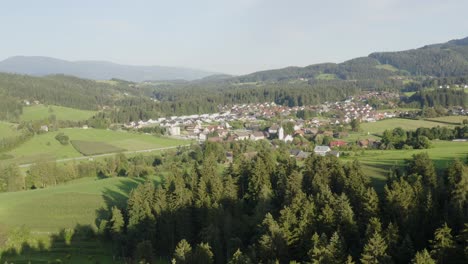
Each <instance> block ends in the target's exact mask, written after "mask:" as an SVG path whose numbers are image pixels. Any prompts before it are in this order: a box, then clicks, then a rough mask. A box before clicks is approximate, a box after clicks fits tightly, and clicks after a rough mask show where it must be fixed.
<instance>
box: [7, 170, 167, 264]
mask: <svg viewBox="0 0 468 264" xmlns="http://www.w3.org/2000/svg"><path fill="white" fill-rule="evenodd" d="M153 180H154V181H155V182H158V181H159V178H158V177H154V178H153ZM141 182H143V180H142V179H131V178H110V179H97V178H83V179H79V180H75V181H72V182H69V183H67V184H65V185H60V186H57V187H51V188H47V189H40V190H30V191H22V192H13V193H2V194H0V226H1V227H2V228H3V229H4V230H5V229H6V230H12V229H14V228H18V227H23V228H27V229H28V230H30V232H31V235H32V237H33V239H35V240H36V241H37V240H39V241H44V242H45V249H42V250H40V251H37V250H34V249H32V250H29V251H27V252H23V253H22V255H21V256H13V257H8V256H4V257H2V258H1V260H2V263H3V262H4V261H5V260H9V261H14V263H28V260H31V261H32V263H50V262H48V261H50V260H55V259H61V260H62V261H64V263H90V262H92V263H95V261H98V262H96V263H115V261H113V260H112V253H111V248H110V247H109V245H106V244H103V243H102V242H100V241H98V240H95V239H80V238H79V237H77V238H76V239H75V238H74V239H72V242H71V245H66V244H65V243H64V241H60V240H58V241H57V240H54V241H51V240H49V238H50V237H51V236H55V234H57V232H59V231H60V230H61V229H64V228H75V227H76V226H77V225H81V226H85V227H87V228H91V229H93V230H96V229H97V222H98V221H97V219H98V218H100V217H102V216H104V215H106V214H107V211H108V210H107V209H108V208H109V207H111V206H114V205H117V206H125V201H126V198H127V197H128V194H129V192H130V190H131V189H133V188H135V187H136V186H137V185H138V184H139V183H141ZM42 261H44V262H42Z"/></svg>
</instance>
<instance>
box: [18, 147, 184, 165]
mask: <svg viewBox="0 0 468 264" xmlns="http://www.w3.org/2000/svg"><path fill="white" fill-rule="evenodd" d="M188 146H190V144H187V145H180V146H172V147H164V148H153V149H142V150H133V151H124V152H111V153H105V154H99V155H92V156H82V157H75V158H66V159H58V160H56V161H55V162H67V161H77V160H89V159H95V158H101V157H108V156H114V155H116V154H119V153H123V154H137V153H146V152H153V151H158V150H168V149H175V148H178V147H188ZM33 164H34V163H28V164H20V165H19V167H20V168H29V167H31V166H32V165H33Z"/></svg>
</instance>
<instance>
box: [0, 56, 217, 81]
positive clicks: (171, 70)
mask: <svg viewBox="0 0 468 264" xmlns="http://www.w3.org/2000/svg"><path fill="white" fill-rule="evenodd" d="M0 72H9V73H20V74H28V75H34V76H44V75H50V74H65V75H72V76H76V77H80V78H86V79H93V80H108V79H112V78H118V79H123V80H127V81H134V82H142V81H145V80H175V79H183V80H195V79H200V78H203V77H207V76H209V75H212V74H213V73H212V72H207V71H202V70H196V69H189V68H179V67H164V66H130V65H122V64H116V63H111V62H106V61H66V60H60V59H55V58H50V57H40V56H15V57H10V58H8V59H6V60H4V61H1V62H0Z"/></svg>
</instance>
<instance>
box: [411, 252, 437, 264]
mask: <svg viewBox="0 0 468 264" xmlns="http://www.w3.org/2000/svg"><path fill="white" fill-rule="evenodd" d="M411 263H413V264H436V262H435V260H433V259H432V258H431V255H429V252H427V250H426V249H424V250H422V251H419V252H417V253H416V255H415V256H414V258H413V260H412V261H411Z"/></svg>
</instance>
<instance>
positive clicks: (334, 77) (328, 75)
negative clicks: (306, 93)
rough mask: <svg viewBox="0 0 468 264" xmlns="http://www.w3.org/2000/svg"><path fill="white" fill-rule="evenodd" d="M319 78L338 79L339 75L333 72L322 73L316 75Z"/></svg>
mask: <svg viewBox="0 0 468 264" xmlns="http://www.w3.org/2000/svg"><path fill="white" fill-rule="evenodd" d="M315 79H317V80H336V79H338V77H337V76H336V74H333V73H321V74H319V75H317V76H316V77H315Z"/></svg>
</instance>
